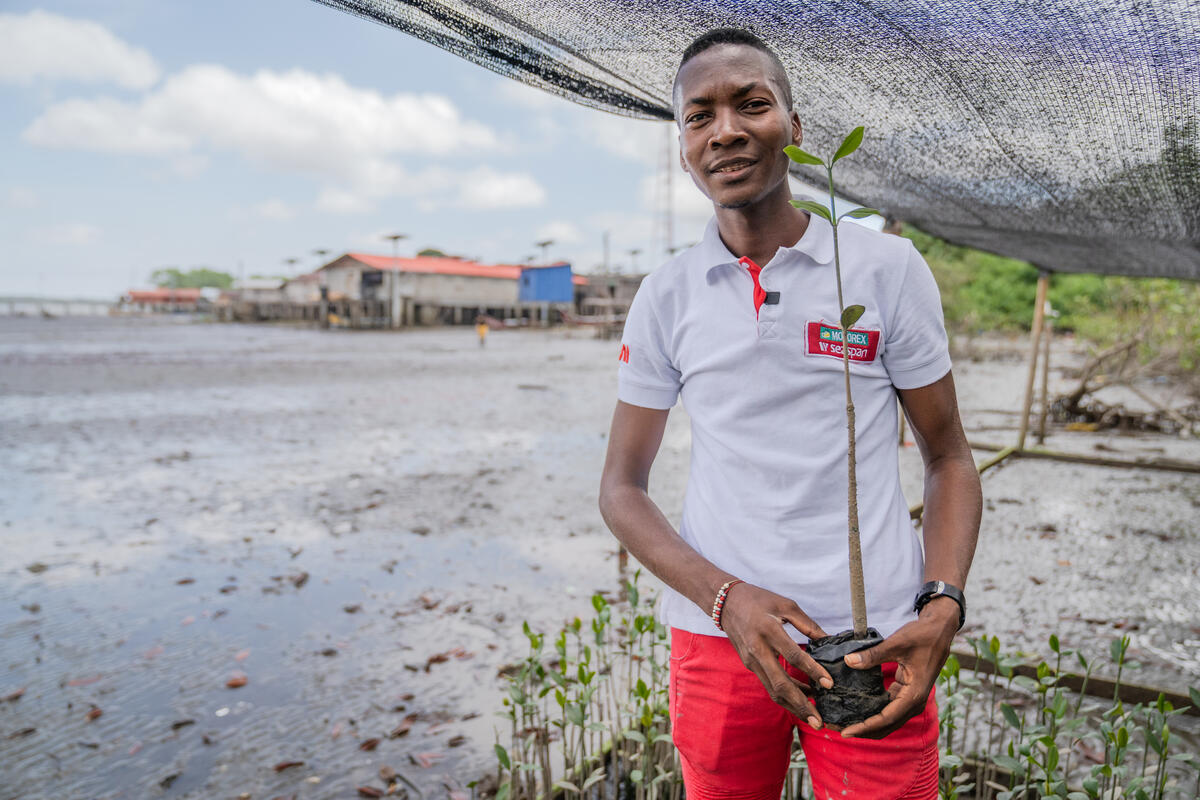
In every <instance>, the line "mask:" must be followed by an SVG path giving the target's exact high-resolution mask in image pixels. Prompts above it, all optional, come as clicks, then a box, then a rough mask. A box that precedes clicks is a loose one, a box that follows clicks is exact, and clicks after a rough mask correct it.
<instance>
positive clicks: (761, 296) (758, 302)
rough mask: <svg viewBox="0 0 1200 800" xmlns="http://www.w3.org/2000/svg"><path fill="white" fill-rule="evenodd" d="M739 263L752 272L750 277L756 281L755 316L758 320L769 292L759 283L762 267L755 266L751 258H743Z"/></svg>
mask: <svg viewBox="0 0 1200 800" xmlns="http://www.w3.org/2000/svg"><path fill="white" fill-rule="evenodd" d="M738 263H739V264H741V265H743V266H744V267H745V268H746V269H748V270H750V277H751V278H753V279H754V316H755V318H756V319H757V317H758V310H759V309H760V308H762V304H763V301H764V300H766V299H767V292H766V290H765V289H763V288H762V286H760V285H759V283H758V273H760V272H762V267H760V266H759V265H758V264H755V263H754V261H753V260H751V259H750V257H749V256H742V257H741V258H739V259H738Z"/></svg>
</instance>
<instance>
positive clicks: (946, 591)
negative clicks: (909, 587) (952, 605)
mask: <svg viewBox="0 0 1200 800" xmlns="http://www.w3.org/2000/svg"><path fill="white" fill-rule="evenodd" d="M935 597H949V598H950V599H951V600H953V601H954V602H956V603H958V629H959V630H962V626H963V625H964V624H965V623H966V621H967V598H966V597H965V596H964V595H963V593H962V589H959V588H958V587H957V586H951V585H950V584H948V583H946V582H945V581H930V582H929V583H927V584H925V585H924V586H922V587H921V591H919V592H917V599H916V601H915V602H914V603H913V610H914V611H916V612H917V613H918V614H920V613H921V609H922V608H924V607H925V606H926V604H927V603H928V602H929V601H930V600H932V599H933V598H935Z"/></svg>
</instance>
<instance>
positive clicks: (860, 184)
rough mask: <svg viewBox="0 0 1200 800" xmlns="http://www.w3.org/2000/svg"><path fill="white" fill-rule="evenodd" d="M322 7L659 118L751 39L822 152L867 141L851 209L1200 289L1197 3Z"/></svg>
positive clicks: (566, 2) (580, 96) (838, 0)
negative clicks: (720, 59)
mask: <svg viewBox="0 0 1200 800" xmlns="http://www.w3.org/2000/svg"><path fill="white" fill-rule="evenodd" d="M317 2H321V3H324V4H326V5H329V6H333V7H335V8H340V9H343V10H346V11H349V12H351V13H354V14H358V15H361V16H363V17H367V18H369V19H373V20H376V21H378V22H381V23H383V24H385V25H389V26H392V27H394V28H397V29H399V30H402V31H405V32H407V33H410V34H412V35H414V36H418V37H420V38H421V39H424V40H426V41H428V42H431V43H433V44H436V45H438V46H439V47H442V48H445V49H446V50H449V51H451V52H453V53H456V54H458V55H460V56H462V57H464V58H467V59H469V60H471V61H474V62H475V63H477V64H482V65H483V66H486V67H488V68H489V69H492V70H495V71H496V72H499V73H501V74H502V75H507V76H509V77H512V78H515V79H517V80H520V81H523V82H525V83H529V84H532V85H534V86H540V87H542V88H543V89H547V90H549V91H552V92H555V93H557V94H561V95H564V96H566V97H569V98H571V99H572V100H575V101H577V102H580V103H583V104H585V105H588V106H592V107H595V108H599V109H604V110H608V111H613V112H617V113H621V114H628V115H631V116H638V117H645V118H661V119H669V118H670V116H671V112H670V88H671V82H672V79H673V78H674V74H675V68H676V65H677V62H678V58H679V54H680V53H681V51H682V50H683V48H684V47H685V46H686V45H687V44H688V42H690V41H691V40H692V39H693V38H694V37H695V36H697V35H698V34H700V33H702V32H704V31H706V30H708V29H710V28H714V27H720V26H737V27H743V28H747V29H749V30H752V31H754V32H755V33H756V34H758V35H759V36H761V37H762V38H763V39H765V40H766V41H767V42H768V43H770V44H771V45H772V46H773V47H774V48H775V49H776V50H777V51H778V53H779V55H780V56H781V57H782V58H783V61H784V64H785V65H786V66H787V68H788V72H789V74H790V75H791V77H792V81H793V84H794V87H795V99H796V108H797V110H798V111H799V113H800V118H801V120H802V121H803V122H804V125H805V129H806V136H805V141H806V146H808V147H810V148H811V149H813V150H815V151H817V152H818V153H820V154H823V155H827V154H828V152H829V151H830V150H831V149H832V148H833V147H834V146H835V145H836V143H837V142H838V141H840V139H841V137H842V136H843V135H845V134H846V133H848V132H849V131H850V129H851V128H853V127H854V126H856V125H860V124H862V125H866V127H867V135H866V139H865V140H864V142H863V147H862V150H861V152H860V153H858V154H855V156H854V157H853V158H851V159H847V160H846V161H844V162H840V163H839V173H838V179H839V184H840V188H841V190H842V192H843V194H845V195H846V196H848V197H849V198H851V199H854V200H856V201H858V202H861V203H864V204H867V205H871V206H874V207H876V208H880V209H882V210H884V211H886V212H887V213H888V214H890V215H892V216H895V217H896V218H898V219H901V220H905V221H909V222H912V223H914V224H915V225H917V226H919V227H921V228H923V229H924V230H927V231H929V232H930V233H933V234H936V235H938V236H941V237H943V238H945V239H948V240H950V241H953V242H957V243H960V244H966V245H971V246H974V247H978V248H982V249H984V250H989V251H992V252H995V253H1001V254H1004V255H1008V256H1013V257H1016V258H1021V259H1025V260H1028V261H1031V262H1033V263H1034V264H1037V265H1039V266H1043V267H1046V268H1048V269H1052V270H1058V271H1069V272H1098V273H1108V274H1122V275H1143V276H1168V277H1182V278H1190V279H1200V118H1198V114H1197V106H1198V103H1200V101H1198V100H1197V98H1198V97H1200V0H974V1H971V0H857V2H855V1H854V0H825V1H824V2H815V1H813V0H791V1H790V2H737V1H736V0H666V1H665V2H664V1H663V0H653V1H652V0H497V1H496V2H488V1H487V0H317ZM843 165H844V166H843ZM804 169H808V168H804ZM798 174H799V175H800V176H801V177H802V178H819V177H820V176H819V175H818V174H817V173H815V172H814V173H810V174H809V175H805V174H804V172H803V170H798Z"/></svg>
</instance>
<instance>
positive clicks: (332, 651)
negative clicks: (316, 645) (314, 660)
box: [317, 647, 338, 656]
mask: <svg viewBox="0 0 1200 800" xmlns="http://www.w3.org/2000/svg"><path fill="white" fill-rule="evenodd" d="M337 654H338V651H337V648H336V647H326V648H325V649H324V650H318V651H317V655H322V656H336V655H337Z"/></svg>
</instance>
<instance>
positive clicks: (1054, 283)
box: [904, 226, 1200, 373]
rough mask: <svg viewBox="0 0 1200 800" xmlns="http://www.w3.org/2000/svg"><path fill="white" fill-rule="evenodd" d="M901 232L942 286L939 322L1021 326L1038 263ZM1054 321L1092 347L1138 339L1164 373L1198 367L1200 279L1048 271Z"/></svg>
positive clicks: (1026, 324)
mask: <svg viewBox="0 0 1200 800" xmlns="http://www.w3.org/2000/svg"><path fill="white" fill-rule="evenodd" d="M904 235H905V236H907V237H908V238H909V239H911V240H912V242H913V244H914V245H916V248H917V250H919V251H920V252H921V254H922V255H923V256H924V257H925V260H926V261H927V262H929V267H930V269H931V270H933V275H934V277H935V278H936V279H937V282H938V286H939V287H940V288H941V290H942V307H943V309H944V310H945V314H946V327H947V328H948V329H949V330H950V331H951V332H953V333H960V334H966V335H972V334H976V333H980V332H984V331H1020V330H1028V329H1029V328H1030V326H1031V325H1032V323H1033V303H1034V296H1035V293H1036V291H1037V268H1035V267H1034V266H1033V265H1031V264H1028V263H1026V262H1024V261H1017V260H1015V259H1011V258H1004V257H1003V256H997V255H992V254H991V253H985V252H983V251H981V250H973V249H971V248H969V247H960V246H958V245H953V244H950V243H949V242H946V241H944V240H942V239H938V238H936V237H934V236H930V235H929V234H927V233H923V232H922V231H919V230H917V229H915V228H913V227H912V226H905V230H904ZM1049 299H1050V305H1051V307H1052V308H1053V309H1054V310H1055V311H1056V312H1057V313H1058V314H1059V316H1058V318H1057V319H1055V321H1054V326H1055V328H1056V329H1057V330H1060V331H1063V330H1065V331H1072V332H1074V333H1075V334H1077V335H1078V336H1079V337H1081V338H1083V339H1085V340H1087V341H1088V342H1090V343H1092V344H1094V345H1095V346H1096V347H1098V348H1104V347H1108V346H1110V345H1112V344H1114V343H1116V342H1118V341H1126V340H1129V339H1131V338H1133V337H1135V336H1142V337H1143V344H1142V352H1141V356H1142V361H1143V362H1148V361H1155V362H1157V366H1158V367H1159V368H1161V369H1162V370H1163V371H1164V372H1169V371H1176V372H1181V373H1188V372H1192V371H1194V370H1195V369H1196V367H1197V365H1200V317H1197V315H1196V314H1195V309H1196V308H1197V307H1200V284H1195V283H1191V282H1188V281H1177V280H1167V279H1163V278H1123V277H1115V276H1101V275H1069V274H1054V275H1052V276H1051V279H1050V290H1049Z"/></svg>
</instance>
